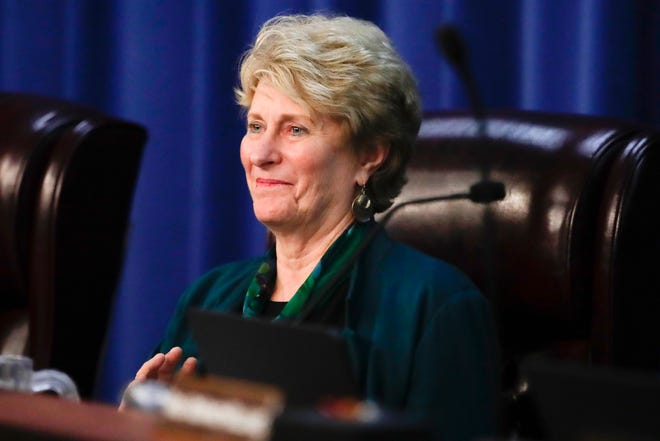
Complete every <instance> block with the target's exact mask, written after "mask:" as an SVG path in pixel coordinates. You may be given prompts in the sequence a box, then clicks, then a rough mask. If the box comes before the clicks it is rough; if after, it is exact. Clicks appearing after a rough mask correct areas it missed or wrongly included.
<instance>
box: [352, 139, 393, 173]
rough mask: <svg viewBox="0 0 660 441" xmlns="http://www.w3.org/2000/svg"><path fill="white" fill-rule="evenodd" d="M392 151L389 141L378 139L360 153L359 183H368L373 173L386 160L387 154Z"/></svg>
mask: <svg viewBox="0 0 660 441" xmlns="http://www.w3.org/2000/svg"><path fill="white" fill-rule="evenodd" d="M389 153H390V145H389V143H385V142H384V141H381V140H377V141H376V142H374V143H373V144H372V145H371V146H370V147H369V148H368V149H365V150H363V151H361V152H360V153H358V160H359V161H360V172H359V176H358V180H357V182H358V183H366V182H367V181H368V180H369V177H371V175H372V174H374V173H375V172H376V170H378V168H379V167H380V166H381V165H382V164H383V162H385V160H386V159H387V155H389Z"/></svg>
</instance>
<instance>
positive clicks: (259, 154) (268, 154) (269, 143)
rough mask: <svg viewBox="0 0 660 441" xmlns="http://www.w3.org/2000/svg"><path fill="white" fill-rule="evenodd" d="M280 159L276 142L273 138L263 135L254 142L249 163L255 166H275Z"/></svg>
mask: <svg viewBox="0 0 660 441" xmlns="http://www.w3.org/2000/svg"><path fill="white" fill-rule="evenodd" d="M280 159H281V156H280V153H279V147H278V144H277V140H276V139H275V137H274V136H270V135H267V134H263V135H262V136H260V137H259V139H257V140H255V141H254V143H253V145H252V149H251V151H250V161H251V162H252V164H254V165H256V166H264V165H268V164H276V163H277V162H279V161H280Z"/></svg>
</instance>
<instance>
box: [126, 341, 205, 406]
mask: <svg viewBox="0 0 660 441" xmlns="http://www.w3.org/2000/svg"><path fill="white" fill-rule="evenodd" d="M182 355H183V350H182V349H181V348H180V347H178V346H175V347H173V348H172V349H170V350H169V352H168V353H167V354H163V353H159V354H156V355H154V356H153V357H151V359H149V360H147V361H146V362H145V363H144V364H143V365H142V367H140V369H138V371H137V373H136V374H135V379H134V380H133V381H131V382H130V384H129V385H128V386H127V387H126V389H129V388H130V387H131V386H133V385H134V384H136V383H139V382H141V381H144V380H157V381H161V382H163V383H168V384H169V383H171V382H172V380H173V379H174V376H175V374H176V375H190V374H193V373H195V368H196V367H197V359H196V358H195V357H189V358H187V359H186V361H184V362H183V365H181V369H179V371H178V372H175V371H176V366H177V364H178V363H179V360H181V356H182ZM125 408H126V403H125V401H124V399H123V398H122V400H121V404H120V405H119V410H124V409H125Z"/></svg>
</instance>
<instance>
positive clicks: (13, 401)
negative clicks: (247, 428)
mask: <svg viewBox="0 0 660 441" xmlns="http://www.w3.org/2000/svg"><path fill="white" fill-rule="evenodd" d="M8 435H11V437H9V436H8ZM0 439H3V440H4V439H17V440H18V439H20V440H80V441H82V440H85V441H156V440H159V441H160V440H163V441H187V440H204V441H236V440H238V439H239V438H236V437H233V436H229V435H224V434H221V433H215V432H202V431H197V430H193V429H187V428H184V427H181V426H176V425H172V424H164V423H163V422H162V421H161V420H160V419H158V418H157V417H156V416H154V415H149V414H146V413H142V412H136V411H127V412H118V411H117V410H116V408H115V407H113V406H109V405H106V404H101V403H92V402H82V403H75V402H71V401H68V400H64V399H61V398H57V397H51V396H44V395H27V394H17V393H9V392H0Z"/></svg>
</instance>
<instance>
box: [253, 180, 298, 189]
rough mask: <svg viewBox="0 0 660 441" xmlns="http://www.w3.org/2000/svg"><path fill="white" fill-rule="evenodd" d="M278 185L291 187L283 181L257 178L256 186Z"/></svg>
mask: <svg viewBox="0 0 660 441" xmlns="http://www.w3.org/2000/svg"><path fill="white" fill-rule="evenodd" d="M279 185H291V184H290V183H288V182H285V181H280V180H279V179H268V178H257V186H262V187H275V186H279Z"/></svg>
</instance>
